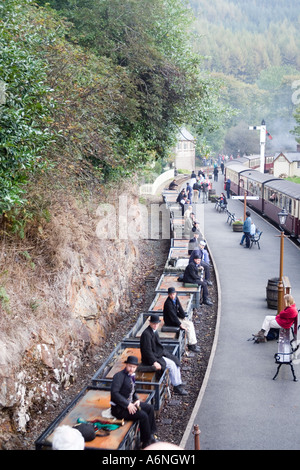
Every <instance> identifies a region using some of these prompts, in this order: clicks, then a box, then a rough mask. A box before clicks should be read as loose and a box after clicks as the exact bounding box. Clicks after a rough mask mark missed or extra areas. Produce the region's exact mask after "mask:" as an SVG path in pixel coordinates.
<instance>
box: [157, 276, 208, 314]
mask: <svg viewBox="0 0 300 470" xmlns="http://www.w3.org/2000/svg"><path fill="white" fill-rule="evenodd" d="M181 274H182V273H180V272H176V273H173V272H172V273H168V272H167V273H166V272H165V273H163V274H162V275H161V276H160V279H159V281H158V283H157V286H156V288H155V292H161V293H167V292H168V288H169V287H175V289H176V292H177V295H179V294H193V304H192V305H193V308H198V307H199V306H200V298H201V286H197V285H194V284H193V285H191V284H188V285H185V284H184V283H183V282H182V281H178V277H179V276H180V275H181Z"/></svg>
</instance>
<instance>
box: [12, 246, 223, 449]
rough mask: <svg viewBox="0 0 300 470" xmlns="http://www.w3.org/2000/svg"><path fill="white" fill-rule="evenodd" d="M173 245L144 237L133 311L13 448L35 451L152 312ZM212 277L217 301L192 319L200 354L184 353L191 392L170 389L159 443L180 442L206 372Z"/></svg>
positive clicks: (184, 374) (161, 417)
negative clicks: (52, 425) (50, 427)
mask: <svg viewBox="0 0 300 470" xmlns="http://www.w3.org/2000/svg"><path fill="white" fill-rule="evenodd" d="M169 248H170V241H169V240H142V241H140V246H139V250H140V253H141V254H142V256H141V265H140V269H139V272H137V273H136V277H135V280H134V282H132V287H134V289H133V291H134V292H136V294H135V295H134V296H133V298H132V307H131V309H130V315H129V314H128V312H124V313H123V314H121V315H120V318H119V319H118V321H117V325H116V327H115V328H114V330H113V331H111V332H110V333H109V335H108V337H107V339H106V341H105V344H103V345H102V346H101V347H99V348H98V349H97V351H94V352H93V355H91V357H90V358H89V359H88V360H87V361H86V363H85V364H84V366H83V367H82V370H81V371H80V372H79V374H78V377H77V378H76V381H75V383H74V384H73V385H72V386H71V387H70V388H69V389H68V390H66V391H65V394H64V397H63V398H62V399H61V400H60V401H59V403H56V404H51V405H49V409H48V410H46V411H43V412H42V413H39V412H37V413H36V415H35V416H34V418H32V419H31V421H30V422H29V428H28V432H27V434H26V435H24V436H22V437H21V436H16V439H12V441H11V442H10V446H9V447H10V448H11V449H28V450H32V449H34V442H35V440H36V439H37V438H38V437H39V435H40V434H41V433H42V432H43V431H44V430H45V429H46V427H47V426H48V425H49V424H50V423H51V422H52V421H53V420H54V419H55V418H56V417H57V416H58V414H59V413H61V411H63V409H64V408H65V407H66V406H67V405H68V404H69V403H70V401H72V400H73V399H74V398H75V396H76V395H77V394H78V393H79V392H80V391H81V390H82V389H83V388H84V387H85V386H86V385H88V384H89V383H90V379H91V378H92V376H93V375H94V373H95V372H96V370H98V369H99V367H100V366H101V364H102V363H103V362H104V361H105V360H106V358H107V357H108V355H109V354H110V353H111V352H112V351H113V349H114V348H115V347H116V346H117V344H118V343H119V342H120V341H122V339H123V338H124V336H125V332H127V331H129V329H130V328H131V327H132V326H133V325H134V324H135V322H136V320H137V318H138V316H139V314H140V313H142V312H145V311H147V310H148V308H149V306H150V304H151V302H152V300H153V298H154V297H155V287H156V285H157V282H158V280H159V277H160V275H161V274H162V272H163V269H164V266H165V262H166V259H167V256H168V252H169ZM149 267H153V271H152V272H151V274H150V276H151V278H152V280H151V281H149V275H148V278H147V279H145V274H144V273H145V272H148V273H149ZM146 268H147V269H146ZM211 280H212V282H213V285H212V286H211V287H209V294H210V298H211V299H212V300H213V306H211V307H209V306H206V305H202V306H201V307H200V308H199V309H197V310H194V317H193V318H194V324H195V330H196V335H197V339H198V346H199V347H200V353H197V354H195V353H189V355H184V356H183V358H182V366H181V371H182V380H183V381H184V382H185V384H186V385H185V388H186V390H187V391H188V395H187V396H184V397H181V396H178V395H176V394H174V393H173V391H172V387H171V396H170V398H168V399H167V400H166V401H165V403H164V405H163V407H162V409H161V411H160V413H159V416H157V419H156V422H157V428H158V432H157V435H158V438H159V440H161V441H168V442H171V443H173V444H177V445H179V444H180V441H181V439H182V436H183V434H184V432H185V429H186V426H187V424H188V421H189V418H190V415H191V413H192V410H193V408H194V405H195V402H196V400H197V397H198V394H199V391H200V388H201V385H202V381H203V379H204V376H205V372H206V368H207V365H208V361H209V357H210V352H211V348H212V344H213V340H214V332H215V324H216V317H217V308H218V306H217V287H216V280H215V275H214V272H213V270H212V276H211ZM194 424H198V423H194Z"/></svg>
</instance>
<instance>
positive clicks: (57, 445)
mask: <svg viewBox="0 0 300 470" xmlns="http://www.w3.org/2000/svg"><path fill="white" fill-rule="evenodd" d="M52 449H53V450H83V449H84V437H83V435H82V434H81V432H80V431H78V430H77V429H74V428H71V426H67V425H62V426H59V427H58V428H56V430H55V431H54V434H53V440H52Z"/></svg>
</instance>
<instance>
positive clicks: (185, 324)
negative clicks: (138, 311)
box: [163, 287, 200, 352]
mask: <svg viewBox="0 0 300 470" xmlns="http://www.w3.org/2000/svg"><path fill="white" fill-rule="evenodd" d="M163 316H164V323H165V325H166V326H177V327H179V328H180V329H181V330H184V331H185V332H186V336H187V344H188V349H189V350H190V351H193V352H200V349H199V347H198V346H197V338H196V333H195V328H194V323H193V322H192V321H191V320H189V319H188V318H186V314H185V312H184V310H183V308H182V305H181V303H180V300H179V298H178V295H177V293H176V289H175V287H169V289H168V297H167V299H166V301H165V303H164V308H163Z"/></svg>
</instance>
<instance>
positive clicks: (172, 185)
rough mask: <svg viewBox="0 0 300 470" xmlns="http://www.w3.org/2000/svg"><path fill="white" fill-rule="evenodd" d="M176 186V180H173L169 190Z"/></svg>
mask: <svg viewBox="0 0 300 470" xmlns="http://www.w3.org/2000/svg"><path fill="white" fill-rule="evenodd" d="M177 186H178V184H177V183H176V180H173V181H171V183H170V184H169V189H175V188H176V187H177Z"/></svg>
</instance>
